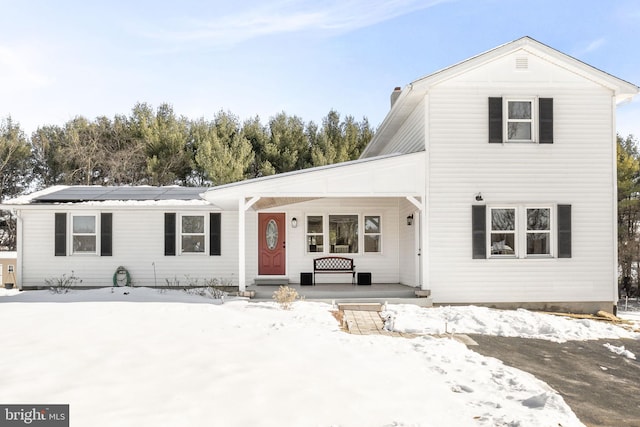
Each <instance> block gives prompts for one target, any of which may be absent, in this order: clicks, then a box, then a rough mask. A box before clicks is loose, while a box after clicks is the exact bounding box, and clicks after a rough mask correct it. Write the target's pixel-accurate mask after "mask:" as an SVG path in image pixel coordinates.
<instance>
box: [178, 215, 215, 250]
mask: <svg viewBox="0 0 640 427" xmlns="http://www.w3.org/2000/svg"><path fill="white" fill-rule="evenodd" d="M186 216H201V217H202V218H203V221H204V232H203V233H183V232H182V218H183V217H186ZM177 229H178V230H177V233H176V235H177V236H176V238H177V239H178V241H177V242H176V243H177V245H178V249H179V250H178V251H176V252H177V253H179V254H180V255H185V256H205V255H208V254H209V237H208V236H209V221H208V213H203V212H182V213H180V214H178V224H177ZM201 234H202V235H203V236H204V248H203V250H202V252H185V251H184V250H183V249H182V236H199V235H201Z"/></svg>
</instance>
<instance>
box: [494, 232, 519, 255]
mask: <svg viewBox="0 0 640 427" xmlns="http://www.w3.org/2000/svg"><path fill="white" fill-rule="evenodd" d="M514 248H515V235H514V234H507V233H491V255H515V251H514Z"/></svg>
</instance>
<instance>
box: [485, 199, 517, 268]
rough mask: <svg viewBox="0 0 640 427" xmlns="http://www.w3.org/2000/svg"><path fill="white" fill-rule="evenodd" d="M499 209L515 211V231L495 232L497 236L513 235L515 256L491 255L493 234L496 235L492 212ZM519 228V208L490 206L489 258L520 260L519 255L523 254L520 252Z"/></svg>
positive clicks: (488, 225) (488, 226)
mask: <svg viewBox="0 0 640 427" xmlns="http://www.w3.org/2000/svg"><path fill="white" fill-rule="evenodd" d="M498 209H511V210H514V211H515V212H514V216H515V218H514V220H515V224H514V227H513V231H510V230H495V233H496V234H513V242H514V243H513V248H512V249H513V254H505V255H503V254H492V253H491V246H492V245H491V234H493V233H494V230H493V214H492V211H493V210H498ZM518 227H519V215H518V207H517V206H509V205H496V206H489V219H488V221H487V236H488V238H487V254H489V257H491V258H518V257H519V254H520V253H521V252H520V250H519V247H520V243H519V240H520V239H519V233H518Z"/></svg>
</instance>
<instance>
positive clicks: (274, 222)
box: [258, 213, 287, 276]
mask: <svg viewBox="0 0 640 427" xmlns="http://www.w3.org/2000/svg"><path fill="white" fill-rule="evenodd" d="M284 220H285V215H284V214H283V213H259V214H258V274H260V275H265V276H269V275H279V276H283V275H284V274H285V260H286V258H287V257H286V248H285V245H286V239H285V237H286V235H285V229H286V227H285V222H284Z"/></svg>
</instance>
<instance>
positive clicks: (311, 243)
mask: <svg viewBox="0 0 640 427" xmlns="http://www.w3.org/2000/svg"><path fill="white" fill-rule="evenodd" d="M307 250H308V252H322V251H324V238H323V237H322V236H307Z"/></svg>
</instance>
